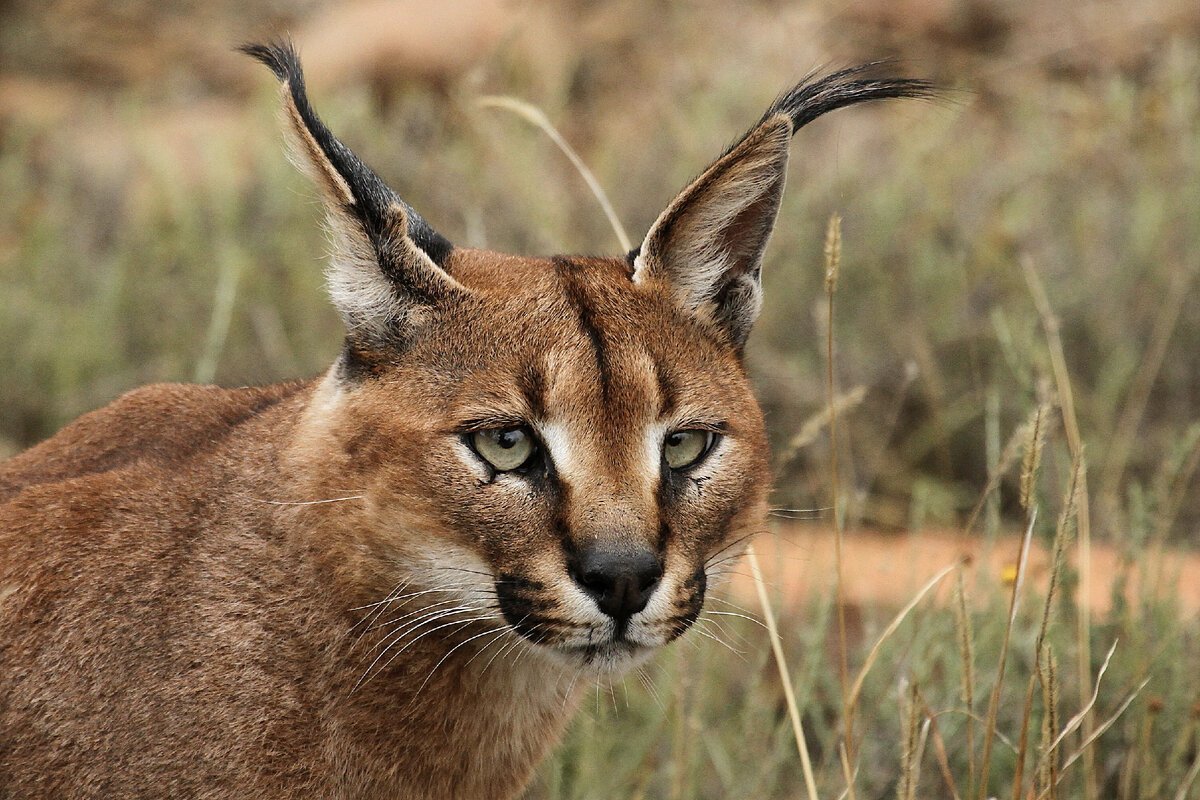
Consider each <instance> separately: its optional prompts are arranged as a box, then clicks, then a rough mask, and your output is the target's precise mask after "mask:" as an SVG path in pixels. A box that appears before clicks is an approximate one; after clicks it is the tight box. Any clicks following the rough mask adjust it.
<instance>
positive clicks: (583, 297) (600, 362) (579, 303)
mask: <svg viewBox="0 0 1200 800" xmlns="http://www.w3.org/2000/svg"><path fill="white" fill-rule="evenodd" d="M554 267H555V271H556V272H557V273H558V276H559V280H560V281H561V282H562V285H563V290H564V293H565V294H566V296H567V302H568V303H570V304H571V308H572V310H573V311H574V312H575V315H576V317H578V319H579V327H580V330H582V331H583V334H584V335H585V336H587V338H588V341H590V342H591V344H592V349H593V350H594V351H595V356H596V371H597V373H598V374H599V379H600V396H601V397H602V398H603V399H604V402H605V403H607V402H608V401H609V396H610V395H611V394H612V376H611V375H610V370H611V367H610V364H609V361H608V352H607V350H606V349H605V343H604V334H603V332H602V331H601V330H600V327H599V326H598V325H597V324H596V315H595V312H594V311H593V310H592V307H591V304H590V303H589V301H588V297H587V294H586V292H585V290H584V287H583V284H582V283H581V281H580V280H579V277H578V275H577V272H578V271H579V270H580V269H581V267H580V265H578V264H575V263H574V262H572V261H571V260H570V259H566V258H563V257H561V256H558V257H555V258H554Z"/></svg>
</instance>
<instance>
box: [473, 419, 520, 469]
mask: <svg viewBox="0 0 1200 800" xmlns="http://www.w3.org/2000/svg"><path fill="white" fill-rule="evenodd" d="M471 445H472V446H473V447H474V448H475V452H476V453H478V454H479V457H480V458H482V459H483V460H484V461H486V462H488V463H489V464H491V465H492V466H493V467H495V468H496V470H497V471H498V472H508V471H510V470H514V469H517V468H518V467H520V466H521V465H523V464H524V463H525V462H526V461H528V460H529V458H530V457H531V456H532V455H533V451H534V450H535V449H536V445H535V444H534V440H533V434H531V433H530V432H529V431H528V430H526V429H525V428H493V429H491V430H484V431H475V432H474V433H472V434H471Z"/></svg>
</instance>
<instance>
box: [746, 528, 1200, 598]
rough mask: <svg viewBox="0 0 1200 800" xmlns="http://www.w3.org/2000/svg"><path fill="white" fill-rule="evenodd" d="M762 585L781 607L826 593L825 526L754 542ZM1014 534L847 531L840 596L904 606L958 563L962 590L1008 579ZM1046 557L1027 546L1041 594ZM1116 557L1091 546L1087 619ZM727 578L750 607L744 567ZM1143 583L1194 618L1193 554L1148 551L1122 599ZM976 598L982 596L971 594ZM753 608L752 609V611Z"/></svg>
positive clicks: (829, 572)
mask: <svg viewBox="0 0 1200 800" xmlns="http://www.w3.org/2000/svg"><path fill="white" fill-rule="evenodd" d="M754 547H755V551H756V552H757V554H758V558H759V562H760V563H761V565H762V569H763V574H764V579H765V580H766V582H767V585H768V586H769V587H771V588H772V589H773V591H774V593H775V596H776V597H779V598H780V599H781V601H782V603H783V605H784V606H785V607H786V606H796V605H799V604H800V603H802V602H803V601H804V600H805V599H807V598H810V597H813V596H815V595H817V594H818V593H825V592H832V591H833V585H834V563H835V562H834V534H833V531H831V530H829V529H828V528H825V527H818V526H815V525H803V524H791V525H786V526H784V525H781V526H778V527H777V528H776V529H775V531H774V532H773V535H771V536H766V537H763V538H762V539H759V540H758V541H756V542H755V545H754ZM1020 548H1021V540H1020V537H1019V536H1016V535H1008V536H1004V537H1002V538H999V539H997V540H996V542H995V544H994V545H993V546H991V547H988V546H987V544H986V542H985V541H984V539H983V537H981V536H964V535H962V534H961V533H957V532H952V531H922V532H920V533H916V534H882V533H878V532H875V531H848V532H846V533H845V535H844V539H843V554H844V563H845V569H844V574H845V598H846V602H847V604H848V605H861V606H876V605H881V606H892V607H899V606H902V605H904V604H905V603H907V602H908V601H909V600H911V599H912V598H913V597H914V596H915V595H916V593H917V591H918V590H919V589H920V587H921V586H922V585H924V584H925V582H926V581H928V580H929V579H930V578H932V577H933V576H934V575H935V574H936V573H937V572H938V571H939V570H940V569H942V568H943V567H946V566H948V565H950V564H953V563H955V562H957V561H962V560H964V559H966V560H967V561H968V565H967V567H966V578H967V586H968V592H970V591H971V587H973V586H975V585H976V584H979V585H980V586H981V587H982V586H986V585H988V584H989V583H991V584H993V585H994V583H996V582H1002V581H1005V580H1006V578H1007V579H1009V580H1011V576H1012V575H1013V574H1014V572H1015V566H1016V563H1017V559H1018V557H1019V555H1020ZM1050 555H1051V554H1050V553H1049V552H1048V549H1047V547H1046V546H1045V545H1043V544H1041V543H1039V542H1036V541H1035V542H1034V543H1033V545H1032V547H1031V548H1030V553H1029V566H1028V570H1027V573H1026V574H1027V576H1028V577H1027V580H1028V581H1030V582H1031V583H1032V584H1033V585H1034V586H1036V587H1037V588H1038V590H1039V591H1042V592H1044V591H1045V587H1046V584H1047V581H1048V578H1049V564H1050ZM1068 560H1069V561H1070V562H1071V563H1072V564H1074V565H1075V566H1076V567H1078V563H1079V552H1078V544H1077V542H1072V543H1071V546H1070V548H1069V551H1068ZM1121 570H1122V565H1121V559H1120V553H1119V551H1118V550H1117V549H1115V548H1114V547H1113V546H1111V545H1108V544H1093V545H1092V552H1091V578H1092V581H1091V590H1090V591H1089V593H1088V598H1087V600H1088V605H1089V606H1090V607H1091V609H1092V611H1093V613H1095V614H1098V615H1104V614H1106V613H1107V612H1108V611H1109V610H1110V609H1111V607H1112V591H1113V583H1114V581H1115V579H1116V578H1117V577H1118V576H1119V575H1120V574H1121ZM737 571H738V574H736V575H735V576H734V577H733V580H732V587H731V591H732V592H733V593H734V594H735V595H738V596H739V598H742V599H744V600H745V601H746V602H747V603H751V604H754V605H755V606H756V605H757V599H756V597H757V596H756V594H755V589H754V583H753V580H752V579H751V577H750V569H749V567H748V566H747V565H746V564H745V563H743V564H742V565H740V566H739V567H738V568H737ZM952 575H953V573H952V574H951V576H948V577H947V579H945V580H943V581H942V584H941V586H939V587H938V589H937V590H936V592H935V601H938V602H945V601H946V600H947V599H948V598H949V597H950V588H951V586H952V585H953V577H952ZM1147 581H1149V582H1150V583H1151V584H1153V588H1152V590H1151V591H1152V592H1153V594H1154V596H1156V597H1167V596H1172V595H1173V596H1174V597H1175V600H1176V602H1177V603H1178V607H1179V612H1180V613H1181V614H1184V615H1187V616H1192V615H1195V614H1197V613H1200V553H1194V552H1189V551H1186V550H1177V549H1165V548H1159V549H1152V550H1150V551H1148V552H1147V553H1145V554H1144V556H1143V563H1141V564H1138V565H1136V566H1135V567H1134V568H1133V569H1132V570H1130V573H1129V577H1128V585H1127V587H1126V597H1127V598H1129V599H1130V600H1131V601H1132V600H1134V599H1135V598H1137V597H1138V596H1140V595H1141V592H1142V586H1143V585H1144V584H1145V583H1146V582H1147ZM974 594H975V595H976V596H977V597H979V596H982V595H983V594H984V592H982V591H977V592H975V593H974ZM752 607H753V606H752Z"/></svg>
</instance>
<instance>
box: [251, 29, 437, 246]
mask: <svg viewBox="0 0 1200 800" xmlns="http://www.w3.org/2000/svg"><path fill="white" fill-rule="evenodd" d="M238 49H239V50H240V51H241V52H243V53H245V54H246V55H248V56H250V57H251V58H254V59H255V60H257V61H259V62H261V63H262V64H264V65H266V66H267V68H268V69H270V70H271V72H273V73H275V77H276V78H278V79H279V81H280V82H281V83H283V84H285V85H286V86H287V88H288V93H289V94H290V95H291V100H292V103H293V105H294V107H295V109H296V113H297V114H298V115H299V117H300V121H301V122H302V123H303V125H304V127H305V128H306V129H307V130H308V133H309V135H310V136H311V137H312V140H313V142H314V143H315V144H316V145H317V146H318V147H319V148H320V150H321V152H322V154H323V155H324V157H325V158H326V159H327V160H328V161H329V164H330V165H331V166H332V167H333V169H334V170H336V172H337V174H338V176H339V177H340V178H341V180H342V181H343V182H344V185H345V187H346V188H347V189H348V190H349V192H350V197H349V198H346V200H347V201H348V202H347V203H346V205H347V206H348V208H347V209H346V210H347V211H349V212H350V213H351V214H352V215H353V216H355V217H357V218H358V219H359V220H360V222H361V223H362V225H363V228H364V230H365V231H366V233H367V235H368V236H369V237H370V238H371V239H372V240H373V241H376V242H380V241H383V240H385V239H386V238H387V237H388V236H389V235H390V233H391V225H392V224H393V223H394V220H395V216H394V214H393V213H392V211H391V208H392V207H393V206H396V205H399V206H400V207H401V208H402V209H403V211H404V215H405V217H406V220H407V234H408V238H409V239H410V240H412V243H413V244H414V245H415V246H416V247H417V248H419V249H420V250H422V251H424V253H425V254H426V255H427V256H429V258H430V260H431V261H433V263H435V264H437V265H438V266H439V267H443V266H445V262H446V258H447V256H449V254H450V251H451V250H453V245H452V244H451V243H450V242H449V240H447V239H446V238H445V237H444V236H442V235H441V234H439V233H438V232H437V231H435V230H434V229H433V228H432V227H430V225H429V223H427V222H426V221H425V220H424V218H423V217H421V215H420V214H418V213H417V212H416V211H415V210H414V209H413V208H412V207H411V206H409V205H408V204H407V203H405V202H404V201H403V200H401V199H400V198H399V197H398V196H397V195H396V193H395V192H393V191H392V190H391V189H390V188H389V187H388V186H387V184H385V183H384V182H383V180H382V179H380V177H379V176H378V175H376V174H375V172H374V171H373V170H371V168H370V167H368V166H367V165H366V164H364V163H363V162H362V161H360V160H359V158H358V156H356V155H354V153H353V152H352V151H351V150H350V148H348V147H346V146H345V145H344V144H342V143H341V142H340V141H338V139H337V138H336V137H335V136H334V135H333V134H332V133H331V132H330V130H329V128H328V127H326V125H325V123H324V122H322V121H321V118H320V117H318V116H317V113H316V111H314V110H313V107H312V105H311V104H310V103H309V100H308V92H307V90H306V88H305V85H304V70H303V69H302V68H301V66H300V58H299V56H298V55H297V54H296V48H295V46H294V45H293V44H292V42H291V40H289V39H276V40H274V41H271V42H267V43H262V44H258V43H247V44H243V45H242V46H241V47H239V48H238Z"/></svg>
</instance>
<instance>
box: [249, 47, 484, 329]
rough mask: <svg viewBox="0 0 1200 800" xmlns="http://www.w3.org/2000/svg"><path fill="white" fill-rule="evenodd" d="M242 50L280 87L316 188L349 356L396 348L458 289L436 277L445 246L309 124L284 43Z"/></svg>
mask: <svg viewBox="0 0 1200 800" xmlns="http://www.w3.org/2000/svg"><path fill="white" fill-rule="evenodd" d="M241 49H242V51H243V52H245V53H246V54H248V55H250V56H252V57H253V58H255V59H257V60H258V61H260V62H261V63H263V64H265V65H266V66H267V67H268V68H269V69H270V70H271V71H272V72H273V73H274V74H275V76H276V77H277V78H278V79H279V81H280V94H281V97H282V101H283V112H284V117H285V122H286V125H285V130H286V131H287V134H288V139H289V142H290V144H291V151H292V158H293V160H294V161H295V162H296V163H297V165H298V166H299V167H300V168H301V170H302V171H303V172H305V173H306V174H307V175H309V176H310V177H311V178H312V179H313V181H314V183H315V184H316V185H317V187H318V188H319V189H320V192H321V197H322V200H323V201H324V205H325V210H326V221H327V225H328V228H329V234H330V240H331V242H332V245H333V249H332V253H331V257H330V263H329V267H328V269H327V271H326V277H327V280H328V283H329V291H330V295H331V297H332V299H333V302H334V305H335V306H336V307H337V309H338V311H339V312H340V313H341V315H342V318H343V320H344V321H345V323H346V328H347V337H348V339H349V341H348V346H349V347H348V349H351V350H353V351H355V352H363V351H365V350H369V349H371V348H375V347H389V348H394V347H395V346H397V345H398V344H402V343H403V342H404V341H405V340H406V339H408V338H409V337H410V336H412V335H413V334H414V333H415V331H416V329H417V328H419V327H420V325H421V324H422V322H423V321H424V320H425V319H426V318H427V317H428V315H429V314H430V313H431V311H432V310H433V309H434V308H435V307H436V306H437V305H439V304H440V303H443V302H445V301H446V300H447V299H448V298H449V297H451V296H452V295H454V294H455V293H461V292H465V291H466V290H465V289H464V288H463V286H462V285H461V284H459V283H458V282H457V281H456V280H455V279H454V278H453V277H451V275H450V274H449V273H448V272H446V270H445V269H444V267H445V264H446V262H447V260H448V258H449V256H450V253H451V251H452V250H453V245H452V244H451V243H450V242H449V241H448V240H447V239H446V238H445V237H443V236H442V235H441V234H439V233H438V232H437V231H435V230H434V229H433V228H432V227H430V225H429V223H427V222H426V221H425V220H424V219H423V218H422V217H421V216H420V215H419V214H418V213H417V212H416V211H415V210H413V208H412V207H411V206H409V205H408V204H407V203H405V202H404V201H403V200H401V199H400V197H399V196H398V195H397V194H396V193H395V192H394V191H392V189H391V188H389V187H388V186H387V184H385V183H384V182H383V180H382V179H380V178H379V176H378V175H376V174H375V172H374V171H372V170H371V168H370V167H368V166H367V165H366V164H364V163H363V162H362V161H361V160H360V159H359V158H358V156H356V155H355V154H354V153H353V152H352V151H351V150H350V148H348V147H346V145H344V144H342V142H340V141H339V140H338V139H337V138H336V137H334V136H333V134H332V133H331V132H330V130H329V128H327V127H326V126H325V123H324V122H322V121H321V119H320V117H318V116H317V114H316V112H315V111H314V110H313V108H312V106H311V104H310V103H309V100H308V94H307V91H306V88H305V84H304V72H303V70H302V68H301V66H300V60H299V57H298V56H297V54H296V51H295V48H294V47H293V46H292V44H291V42H288V41H277V42H271V43H267V44H248V45H244V46H243V47H242V48H241Z"/></svg>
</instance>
